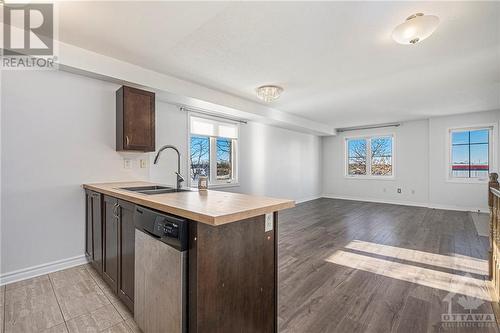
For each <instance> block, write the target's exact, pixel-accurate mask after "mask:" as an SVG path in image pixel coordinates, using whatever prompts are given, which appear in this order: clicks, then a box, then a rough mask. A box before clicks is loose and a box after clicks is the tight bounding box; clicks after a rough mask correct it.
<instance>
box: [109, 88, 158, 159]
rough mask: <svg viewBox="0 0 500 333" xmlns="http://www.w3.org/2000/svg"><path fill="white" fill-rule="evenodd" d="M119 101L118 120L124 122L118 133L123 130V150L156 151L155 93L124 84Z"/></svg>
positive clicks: (118, 97)
mask: <svg viewBox="0 0 500 333" xmlns="http://www.w3.org/2000/svg"><path fill="white" fill-rule="evenodd" d="M120 91H121V93H120ZM120 95H121V96H120ZM118 99H121V100H120V101H118ZM117 101H118V102H117V120H118V121H121V122H122V123H121V124H119V125H120V126H119V127H121V128H117V134H118V136H120V135H119V134H120V133H119V131H123V134H122V135H121V138H120V139H121V140H123V141H122V142H121V144H122V145H123V146H122V147H123V150H139V151H154V150H155V94H154V93H152V92H149V91H144V90H140V89H135V88H131V87H126V86H124V87H122V88H120V90H119V91H118V93H117ZM118 146H120V143H119V144H118Z"/></svg>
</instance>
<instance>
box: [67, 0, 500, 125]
mask: <svg viewBox="0 0 500 333" xmlns="http://www.w3.org/2000/svg"><path fill="white" fill-rule="evenodd" d="M416 12H423V13H427V14H434V15H437V16H439V18H440V20H441V23H440V26H439V27H438V30H437V31H436V32H435V33H434V35H432V36H431V37H430V38H428V39H427V40H425V41H423V42H421V43H419V44H417V45H411V46H406V45H399V44H396V43H395V42H393V41H392V39H391V37H390V35H391V32H392V29H393V28H394V27H395V26H396V25H397V24H399V23H401V22H403V21H404V19H405V18H406V17H407V16H409V15H410V14H413V13H416ZM59 18H60V19H59V39H60V40H61V41H63V42H66V43H69V44H73V45H76V46H79V47H82V48H85V49H89V50H92V51H95V52H97V53H100V54H104V55H107V56H111V57H114V58H117V59H120V60H124V61H127V62H130V63H133V64H136V65H140V66H142V67H145V68H149V69H152V70H155V71H157V72H160V73H164V74H170V75H174V76H177V77H179V78H183V79H186V80H190V81H193V82H196V83H199V84H202V85H205V86H207V87H211V88H215V89H218V90H221V91H224V92H228V93H231V94H234V95H237V96H240V97H243V98H246V99H250V100H254V101H258V99H257V98H256V97H255V88H256V87H257V86H259V85H262V84H267V83H271V84H279V85H281V86H283V87H284V88H285V92H284V94H283V96H282V98H281V99H280V100H279V101H277V102H276V103H274V104H273V105H272V106H273V107H274V108H276V109H278V110H281V111H285V112H289V113H292V114H295V115H298V116H301V117H304V118H308V119H311V120H314V121H317V122H322V123H325V124H329V125H331V126H334V127H346V126H355V125H366V124H375V123H384V122H391V121H403V120H410V119H420V118H426V117H429V116H437V115H447V114H455V113H463V112H473V111H482V110H491V109H500V3H499V2H473V1H471V2H232V3H231V2H198V3H195V2H184V3H181V2H64V3H60V4H59Z"/></svg>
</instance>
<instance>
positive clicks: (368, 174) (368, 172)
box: [344, 133, 396, 180]
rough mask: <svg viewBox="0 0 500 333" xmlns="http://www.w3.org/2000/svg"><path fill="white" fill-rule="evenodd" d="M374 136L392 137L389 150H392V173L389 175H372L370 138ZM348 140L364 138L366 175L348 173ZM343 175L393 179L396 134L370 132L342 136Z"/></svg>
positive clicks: (394, 175)
mask: <svg viewBox="0 0 500 333" xmlns="http://www.w3.org/2000/svg"><path fill="white" fill-rule="evenodd" d="M374 138H392V140H391V151H392V158H391V163H392V173H391V175H390V176H382V175H372V174H371V173H372V151H371V150H372V144H371V140H372V139H374ZM349 140H366V141H367V145H366V175H350V174H349V148H348V143H349ZM344 177H345V178H347V179H376V180H394V179H395V178H396V134H395V133H381V134H370V135H362V136H346V137H344Z"/></svg>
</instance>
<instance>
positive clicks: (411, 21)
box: [392, 13, 439, 45]
mask: <svg viewBox="0 0 500 333" xmlns="http://www.w3.org/2000/svg"><path fill="white" fill-rule="evenodd" d="M438 24H439V18H438V17H437V16H434V15H424V14H422V13H416V14H413V15H412V16H410V17H408V18H407V19H406V22H404V23H401V24H400V25H398V26H397V27H396V28H395V29H394V31H393V32H392V39H394V40H395V41H396V42H398V43H399V44H406V45H409V44H417V43H418V42H421V41H423V40H424V39H426V38H428V37H429V36H430V35H432V33H433V32H434V31H435V30H436V28H437V26H438Z"/></svg>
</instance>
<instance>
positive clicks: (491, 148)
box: [445, 123, 497, 184]
mask: <svg viewBox="0 0 500 333" xmlns="http://www.w3.org/2000/svg"><path fill="white" fill-rule="evenodd" d="M481 129H490V133H489V139H488V141H489V142H488V155H489V156H488V159H489V161H488V163H489V171H488V175H489V174H490V173H491V172H496V170H497V154H495V149H496V142H497V123H489V124H481V125H470V126H463V127H451V128H448V129H447V135H446V149H447V153H446V170H445V172H446V181H447V182H450V183H463V184H483V183H487V182H488V181H489V178H488V177H485V178H465V177H453V176H452V169H451V167H452V161H453V159H452V155H453V151H452V140H451V135H452V133H453V132H463V131H476V130H481Z"/></svg>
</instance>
